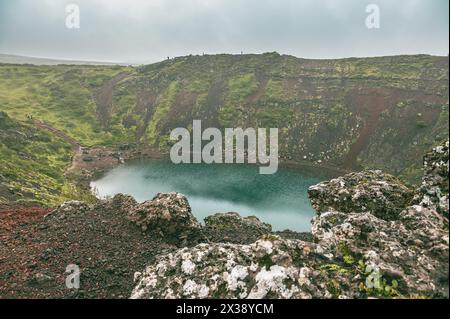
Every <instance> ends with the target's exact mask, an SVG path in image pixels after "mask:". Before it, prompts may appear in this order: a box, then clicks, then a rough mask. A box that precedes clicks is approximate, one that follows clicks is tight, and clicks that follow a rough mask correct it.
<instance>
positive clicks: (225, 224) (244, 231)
mask: <svg viewBox="0 0 450 319" xmlns="http://www.w3.org/2000/svg"><path fill="white" fill-rule="evenodd" d="M204 230H205V232H206V233H207V235H208V237H209V239H210V240H211V241H215V242H224V241H225V242H229V243H234V244H246V243H252V242H255V241H256V240H257V239H258V238H259V237H261V236H262V235H264V234H270V233H271V232H272V226H271V225H269V224H266V223H263V222H261V221H260V220H259V219H258V218H257V217H256V216H248V217H242V216H240V215H239V214H238V213H232V212H230V213H219V214H214V215H211V216H208V217H206V218H205V228H204Z"/></svg>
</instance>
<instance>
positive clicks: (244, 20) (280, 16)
mask: <svg viewBox="0 0 450 319" xmlns="http://www.w3.org/2000/svg"><path fill="white" fill-rule="evenodd" d="M70 3H76V4H78V5H79V8H80V18H81V20H80V29H68V28H66V25H65V19H66V13H65V7H66V5H67V4H70ZM371 3H374V4H377V5H378V6H379V8H380V14H381V16H380V18H381V20H380V22H381V25H380V28H379V29H368V28H367V27H366V25H365V20H366V17H367V15H368V13H366V6H367V5H368V4H371ZM448 12H449V1H448V0H367V1H366V0H71V1H66V0H33V1H30V0H0V53H10V54H20V55H29V56H37V57H50V58H64V59H77V60H96V61H116V62H128V63H144V62H154V61H159V60H162V59H164V58H166V57H167V56H170V57H173V56H181V55H188V54H201V53H203V52H205V53H210V54H213V53H240V52H241V51H243V52H244V53H261V52H269V51H277V52H279V53H282V54H292V55H295V56H298V57H306V58H336V57H350V56H380V55H395V54H415V53H426V54H434V55H447V54H448V47H449V42H448V36H449V35H448V30H449V15H448V14H449V13H448Z"/></svg>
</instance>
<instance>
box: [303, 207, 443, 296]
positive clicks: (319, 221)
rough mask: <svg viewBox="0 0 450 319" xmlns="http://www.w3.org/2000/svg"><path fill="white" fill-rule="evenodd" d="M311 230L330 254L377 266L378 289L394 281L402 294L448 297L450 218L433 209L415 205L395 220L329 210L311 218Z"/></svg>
mask: <svg viewBox="0 0 450 319" xmlns="http://www.w3.org/2000/svg"><path fill="white" fill-rule="evenodd" d="M312 232H313V236H314V237H315V239H316V242H317V243H318V244H319V245H321V246H322V247H323V248H324V249H325V251H327V252H328V253H330V254H331V255H332V258H337V259H348V260H353V261H356V260H362V261H363V262H364V265H366V267H369V268H371V269H372V270H373V269H377V270H378V271H379V274H380V279H382V280H383V281H384V282H383V283H381V284H380V285H381V287H380V289H384V288H385V287H386V286H387V287H389V289H391V288H392V282H395V283H396V285H398V286H397V287H395V290H396V291H397V292H398V293H399V294H400V295H403V296H407V297H414V296H426V297H441V298H442V297H445V298H447V297H448V262H449V248H448V244H449V235H448V219H446V218H445V217H443V216H442V215H440V214H439V213H437V212H436V211H435V210H431V209H428V208H423V207H421V206H411V207H409V208H407V209H405V210H404V211H402V212H401V213H400V214H399V217H398V220H396V221H386V220H383V219H380V218H377V217H376V216H374V215H372V214H370V213H350V214H344V213H340V212H336V211H330V212H325V213H322V214H320V215H318V216H316V217H315V218H314V219H313V226H312ZM331 255H330V257H331ZM362 289H368V288H367V285H366V284H364V285H363V286H362ZM369 290H370V289H369ZM392 291H394V290H393V289H392ZM392 291H391V292H392ZM370 292H374V291H369V293H370Z"/></svg>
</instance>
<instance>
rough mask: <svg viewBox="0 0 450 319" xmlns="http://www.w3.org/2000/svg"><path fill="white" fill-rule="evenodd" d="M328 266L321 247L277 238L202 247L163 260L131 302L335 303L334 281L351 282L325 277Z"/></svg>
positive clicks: (140, 282) (340, 275)
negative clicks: (326, 299)
mask: <svg viewBox="0 0 450 319" xmlns="http://www.w3.org/2000/svg"><path fill="white" fill-rule="evenodd" d="M328 262H329V259H328V258H327V257H325V256H324V255H323V250H322V249H321V247H320V246H317V245H315V244H313V243H306V242H303V241H299V240H284V239H281V238H279V237H277V236H266V237H264V238H262V239H260V240H258V241H257V242H255V243H253V244H251V245H234V244H219V243H216V244H201V245H198V246H196V247H194V248H192V249H189V248H184V249H181V250H179V251H177V252H175V253H171V254H167V255H163V256H160V257H159V258H158V259H157V261H156V262H155V263H153V264H152V265H150V266H149V267H147V269H146V270H145V271H144V272H143V273H137V274H136V276H135V279H136V282H137V285H136V287H135V289H134V290H133V292H132V295H131V298H136V299H139V298H324V297H332V296H333V292H334V290H333V289H334V286H333V285H334V282H335V280H341V281H342V282H350V281H351V280H352V279H351V274H350V273H346V272H337V273H336V274H331V273H330V272H327V271H326V270H325V271H322V269H321V266H323V265H325V264H327V263H328ZM323 269H325V268H323ZM355 285H356V282H355ZM348 297H353V295H350V296H348Z"/></svg>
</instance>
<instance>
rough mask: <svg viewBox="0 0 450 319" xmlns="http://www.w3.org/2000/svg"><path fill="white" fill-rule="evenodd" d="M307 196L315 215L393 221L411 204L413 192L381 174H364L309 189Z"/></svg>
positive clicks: (355, 174)
mask: <svg viewBox="0 0 450 319" xmlns="http://www.w3.org/2000/svg"><path fill="white" fill-rule="evenodd" d="M308 195H309V198H310V200H311V204H312V206H313V207H314V209H315V210H316V211H317V213H319V214H321V213H323V212H326V211H329V210H335V211H339V212H342V213H362V212H371V213H372V214H373V215H375V216H377V217H379V218H381V219H385V220H392V219H396V218H397V217H398V214H399V213H400V212H401V211H402V210H403V209H405V208H406V207H407V206H409V204H410V203H411V200H412V198H413V196H414V192H413V190H411V189H410V188H408V187H407V186H405V185H404V184H403V183H402V182H400V181H399V180H398V179H397V178H396V177H394V176H392V175H389V174H385V173H383V172H382V171H364V172H356V173H350V174H348V175H345V176H342V177H338V178H335V179H332V180H331V181H329V182H323V183H320V184H317V185H315V186H312V187H310V189H309V190H308Z"/></svg>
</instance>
